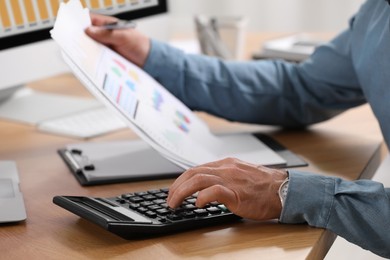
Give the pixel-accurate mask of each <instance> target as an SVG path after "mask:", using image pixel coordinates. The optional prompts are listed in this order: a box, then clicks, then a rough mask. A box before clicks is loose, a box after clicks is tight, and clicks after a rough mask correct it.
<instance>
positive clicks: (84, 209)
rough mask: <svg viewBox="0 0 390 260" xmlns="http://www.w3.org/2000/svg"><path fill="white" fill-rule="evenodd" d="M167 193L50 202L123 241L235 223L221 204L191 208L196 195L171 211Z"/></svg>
mask: <svg viewBox="0 0 390 260" xmlns="http://www.w3.org/2000/svg"><path fill="white" fill-rule="evenodd" d="M167 197H168V189H155V190H149V191H143V192H134V193H125V194H121V195H119V196H117V197H111V198H92V197H80V196H55V197H54V198H53V202H54V203H55V204H57V205H59V206H60V207H63V208H65V209H67V210H69V211H70V212H72V213H74V214H76V215H78V216H80V217H82V218H84V219H87V220H89V221H91V222H93V223H95V224H97V225H99V226H101V227H103V228H104V229H106V230H108V231H110V232H112V233H114V234H117V235H119V236H121V237H123V238H125V239H139V238H143V237H149V236H156V235H163V234H168V233H174V232H181V231H184V230H189V229H196V228H201V227H205V226H210V225H217V224H225V223H228V222H231V221H237V220H239V219H240V217H239V216H237V215H234V214H233V213H232V212H230V211H229V210H228V209H227V208H226V207H225V206H224V205H223V204H220V203H217V202H213V203H210V204H208V205H206V206H205V207H203V208H198V207H196V206H195V201H196V194H194V195H193V196H190V197H188V198H186V199H185V200H184V202H183V203H182V205H180V206H179V207H178V208H176V209H171V208H170V207H169V206H168V205H167V203H166V198H167Z"/></svg>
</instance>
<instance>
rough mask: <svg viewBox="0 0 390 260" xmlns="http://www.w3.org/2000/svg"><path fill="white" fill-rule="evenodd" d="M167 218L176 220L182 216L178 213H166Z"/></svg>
mask: <svg viewBox="0 0 390 260" xmlns="http://www.w3.org/2000/svg"><path fill="white" fill-rule="evenodd" d="M167 219H169V220H173V221H176V220H181V219H182V217H181V216H180V215H177V214H169V215H167Z"/></svg>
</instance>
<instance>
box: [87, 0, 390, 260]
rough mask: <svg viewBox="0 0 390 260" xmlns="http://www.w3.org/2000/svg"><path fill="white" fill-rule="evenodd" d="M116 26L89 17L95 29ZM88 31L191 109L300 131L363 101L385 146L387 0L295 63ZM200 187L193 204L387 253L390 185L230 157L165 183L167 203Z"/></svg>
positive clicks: (388, 124)
mask: <svg viewBox="0 0 390 260" xmlns="http://www.w3.org/2000/svg"><path fill="white" fill-rule="evenodd" d="M113 20H114V18H112V17H102V16H93V17H92V23H93V24H94V25H101V24H105V23H108V22H112V21H113ZM86 32H87V34H88V35H89V36H90V37H92V38H94V39H95V40H97V41H99V42H102V43H103V44H106V45H108V46H110V47H111V48H112V49H114V50H115V51H117V52H118V53H120V54H121V55H123V56H124V57H125V58H127V59H129V60H130V61H132V62H133V63H135V64H137V65H138V66H140V67H142V68H143V69H144V70H145V71H146V72H148V73H149V74H150V75H152V76H153V77H154V78H156V79H157V80H158V81H159V82H160V83H161V84H162V85H163V86H165V87H166V88H167V89H168V90H169V91H170V92H172V93H173V94H174V95H175V96H177V97H178V98H179V99H181V100H182V101H183V102H184V103H185V104H186V105H187V106H189V107H190V108H192V109H194V110H203V111H206V112H209V113H211V114H214V115H217V116H220V117H224V118H226V119H229V120H233V121H240V122H251V123H259V124H272V125H281V126H285V127H302V126H307V125H310V124H314V123H317V122H320V121H323V120H327V119H329V118H331V117H334V116H336V115H338V114H340V113H342V112H343V111H345V110H347V109H349V108H351V107H355V106H358V105H361V104H364V103H366V102H368V103H369V104H370V105H371V107H372V109H373V111H374V113H375V115H376V117H377V118H378V120H379V123H380V126H381V128H382V132H383V136H384V138H385V140H386V142H387V144H388V146H389V144H390V116H389V111H390V6H389V4H388V2H387V1H385V0H367V2H366V3H365V4H363V5H362V7H361V9H360V10H359V12H358V13H357V14H356V15H355V16H354V17H353V19H351V21H350V25H349V28H348V29H347V30H345V31H344V32H342V33H341V34H340V35H339V36H338V37H336V38H335V39H334V40H333V41H331V42H330V43H328V44H325V45H323V46H321V47H319V48H317V50H316V51H315V53H314V54H313V55H312V56H311V57H310V58H309V59H308V60H307V61H305V62H303V63H301V64H291V63H288V62H284V61H280V60H270V61H251V62H226V61H221V60H218V59H215V58H210V57H205V56H195V55H185V54H184V53H182V52H181V51H179V50H176V49H174V48H171V47H169V46H167V45H165V44H163V43H160V42H157V41H154V40H150V39H149V38H147V37H146V36H144V35H142V34H141V33H139V32H138V31H136V30H121V31H119V30H117V31H115V30H114V31H108V30H103V29H100V28H98V27H95V26H92V27H90V28H88V29H87V31H86ZM231 104H236V105H235V106H232V105H231ZM271 109H272V111H273V112H272V113H269V112H268V111H269V110H271ZM271 114H272V115H271ZM319 149H320V147H319ZM197 191H199V194H198V199H197V205H198V206H199V207H202V206H203V205H205V204H207V203H208V202H212V201H219V202H221V203H224V204H225V205H226V206H227V207H228V208H229V209H230V210H231V211H232V212H234V213H235V214H237V215H240V216H242V217H244V218H250V219H256V220H266V219H273V218H279V221H280V222H281V223H308V224H309V225H311V226H315V227H321V228H326V229H329V230H332V231H333V232H335V233H336V234H338V235H340V236H342V237H344V238H346V239H347V240H349V241H351V242H352V243H355V244H358V245H360V246H361V247H363V248H365V249H369V250H371V251H373V252H374V253H376V254H378V255H381V256H384V257H390V232H389V230H390V189H385V188H384V187H383V185H382V184H380V183H376V182H373V181H369V180H359V181H355V182H350V181H345V180H342V179H339V178H333V177H325V176H321V175H318V174H311V173H303V172H300V171H297V170H290V171H289V173H287V172H286V171H284V170H278V169H269V168H265V167H261V166H257V165H252V164H249V163H246V162H243V161H239V160H237V159H233V158H227V159H224V160H221V161H217V162H210V163H208V164H205V165H201V166H198V167H194V168H192V169H189V170H188V171H186V172H184V173H183V174H182V175H181V176H180V177H179V178H178V179H177V180H176V181H175V182H174V183H173V185H172V186H171V187H170V193H169V197H168V204H169V206H171V207H173V208H174V207H177V206H178V205H180V203H181V202H182V201H183V199H184V198H185V197H187V196H189V195H190V194H192V193H194V192H197ZM279 195H280V197H279Z"/></svg>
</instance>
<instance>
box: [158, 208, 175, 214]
mask: <svg viewBox="0 0 390 260" xmlns="http://www.w3.org/2000/svg"><path fill="white" fill-rule="evenodd" d="M156 212H157V213H158V214H159V215H167V214H169V213H171V211H170V210H169V209H158V210H156Z"/></svg>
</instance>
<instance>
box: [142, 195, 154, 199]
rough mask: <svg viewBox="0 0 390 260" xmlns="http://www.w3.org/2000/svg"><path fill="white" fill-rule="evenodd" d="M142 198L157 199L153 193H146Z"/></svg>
mask: <svg viewBox="0 0 390 260" xmlns="http://www.w3.org/2000/svg"><path fill="white" fill-rule="evenodd" d="M142 198H143V199H144V200H155V199H157V198H156V197H155V196H154V195H152V194H148V195H144V196H142Z"/></svg>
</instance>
